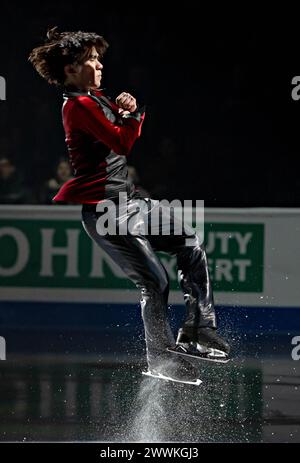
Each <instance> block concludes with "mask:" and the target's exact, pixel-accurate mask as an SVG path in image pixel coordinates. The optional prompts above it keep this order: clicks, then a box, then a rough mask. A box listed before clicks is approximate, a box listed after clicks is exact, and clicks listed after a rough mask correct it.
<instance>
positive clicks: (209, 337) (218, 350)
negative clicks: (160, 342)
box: [168, 327, 230, 363]
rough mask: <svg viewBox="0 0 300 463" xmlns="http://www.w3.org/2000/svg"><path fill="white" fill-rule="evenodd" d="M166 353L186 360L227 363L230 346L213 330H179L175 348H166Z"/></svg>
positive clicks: (207, 328)
mask: <svg viewBox="0 0 300 463" xmlns="http://www.w3.org/2000/svg"><path fill="white" fill-rule="evenodd" d="M168 351H169V352H172V353H173V354H177V355H180V356H185V357H187V358H196V359H198V360H207V361H210V362H216V363H227V362H228V361H229V356H228V355H229V352H230V346H229V344H228V343H227V342H226V341H224V339H222V338H221V337H220V336H219V335H218V334H217V332H216V330H215V329H214V328H209V327H205V328H198V329H197V330H193V329H188V328H180V330H179V332H178V336H177V341H176V346H175V347H174V348H173V347H170V348H168Z"/></svg>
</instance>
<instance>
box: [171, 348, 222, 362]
mask: <svg viewBox="0 0 300 463" xmlns="http://www.w3.org/2000/svg"><path fill="white" fill-rule="evenodd" d="M167 350H168V351H169V352H171V353H172V354H177V355H181V356H183V357H187V358H188V357H191V358H195V359H197V360H205V361H207V362H214V363H228V362H229V360H230V359H229V358H228V357H224V356H223V357H221V356H220V357H219V356H216V357H213V356H211V357H209V355H212V354H209V352H206V353H201V352H185V351H184V350H182V351H178V350H176V348H175V349H172V348H171V347H168V349H167Z"/></svg>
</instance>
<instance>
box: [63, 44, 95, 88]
mask: <svg viewBox="0 0 300 463" xmlns="http://www.w3.org/2000/svg"><path fill="white" fill-rule="evenodd" d="M102 69H103V65H102V64H101V63H100V61H99V54H98V52H97V50H96V48H95V47H92V48H91V49H90V53H89V55H88V58H87V60H86V61H84V63H83V64H70V65H67V66H65V74H66V77H67V78H66V82H65V84H66V85H73V86H75V87H76V88H78V89H80V90H84V91H88V90H95V89H97V88H99V87H100V83H101V78H102Z"/></svg>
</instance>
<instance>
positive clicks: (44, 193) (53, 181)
mask: <svg viewBox="0 0 300 463" xmlns="http://www.w3.org/2000/svg"><path fill="white" fill-rule="evenodd" d="M72 177H73V176H72V172H71V167H70V164H69V161H68V160H67V159H65V158H61V159H60V160H59V161H58V164H57V165H56V170H55V174H54V176H53V177H52V178H50V179H49V180H47V182H46V183H45V185H44V186H43V187H42V190H41V194H40V202H41V203H42V204H54V203H53V202H52V198H53V197H54V196H55V195H56V193H57V192H58V190H59V189H60V187H61V186H62V185H63V184H64V183H65V182H67V181H68V180H70V179H71V178H72Z"/></svg>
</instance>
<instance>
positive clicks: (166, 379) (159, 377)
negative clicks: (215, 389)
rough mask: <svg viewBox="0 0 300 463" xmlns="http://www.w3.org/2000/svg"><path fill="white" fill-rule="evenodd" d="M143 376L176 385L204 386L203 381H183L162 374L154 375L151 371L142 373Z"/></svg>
mask: <svg viewBox="0 0 300 463" xmlns="http://www.w3.org/2000/svg"><path fill="white" fill-rule="evenodd" d="M142 375H145V376H150V377H151V378H158V379H163V380H164V381H173V382H174V383H181V384H191V385H192V386H199V385H200V384H202V381H201V379H196V381H183V380H179V379H175V378H171V377H169V376H165V375H162V374H161V373H152V372H151V371H142Z"/></svg>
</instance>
